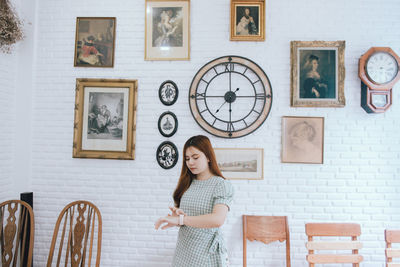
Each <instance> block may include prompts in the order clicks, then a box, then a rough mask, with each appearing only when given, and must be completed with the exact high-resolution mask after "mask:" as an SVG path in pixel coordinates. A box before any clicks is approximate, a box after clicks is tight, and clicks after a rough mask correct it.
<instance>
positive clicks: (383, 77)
mask: <svg viewBox="0 0 400 267" xmlns="http://www.w3.org/2000/svg"><path fill="white" fill-rule="evenodd" d="M398 71H399V70H398V65H397V61H396V59H395V58H394V57H393V56H392V55H390V54H389V53H386V52H377V53H374V54H372V55H371V56H370V57H369V59H368V61H367V64H366V73H367V75H368V77H369V78H370V79H371V80H372V81H373V82H374V83H377V84H385V83H388V82H390V81H392V80H393V79H394V78H395V77H396V75H397V72H398Z"/></svg>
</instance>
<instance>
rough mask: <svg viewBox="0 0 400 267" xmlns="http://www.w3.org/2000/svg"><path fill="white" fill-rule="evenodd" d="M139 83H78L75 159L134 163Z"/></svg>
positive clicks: (85, 81)
mask: <svg viewBox="0 0 400 267" xmlns="http://www.w3.org/2000/svg"><path fill="white" fill-rule="evenodd" d="M136 109H137V80H118V79H76V97H75V123H74V143H73V157H74V158H98V159H134V158H135V131H136Z"/></svg>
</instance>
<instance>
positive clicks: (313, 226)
mask: <svg viewBox="0 0 400 267" xmlns="http://www.w3.org/2000/svg"><path fill="white" fill-rule="evenodd" d="M306 234H307V236H308V242H307V244H306V247H307V249H308V255H307V261H308V262H309V266H310V267H314V266H315V264H323V263H352V264H353V267H359V264H360V262H361V261H362V260H363V257H362V256H361V255H359V254H358V250H359V249H361V248H362V243H361V242H359V241H357V237H358V236H360V235H361V227H360V225H359V224H355V223H307V224H306ZM315 236H319V237H321V236H323V237H326V236H337V237H343V236H349V237H351V241H350V240H348V241H346V240H344V241H342V240H340V241H315V240H314V239H313V238H314V237H315ZM315 250H352V254H314V251H315Z"/></svg>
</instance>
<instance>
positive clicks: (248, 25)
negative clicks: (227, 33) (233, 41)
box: [236, 7, 257, 35]
mask: <svg viewBox="0 0 400 267" xmlns="http://www.w3.org/2000/svg"><path fill="white" fill-rule="evenodd" d="M236 34H237V35H252V34H257V26H256V24H255V22H254V19H253V17H252V16H250V8H247V7H246V8H245V9H244V14H243V17H242V18H241V19H240V21H239V23H238V24H237V25H236Z"/></svg>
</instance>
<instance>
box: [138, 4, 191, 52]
mask: <svg viewBox="0 0 400 267" xmlns="http://www.w3.org/2000/svg"><path fill="white" fill-rule="evenodd" d="M145 18H146V19H145V20H146V21H145V25H146V26H145V38H144V39H145V49H144V51H145V52H144V54H145V55H144V59H145V60H189V59H190V0H146V16H145Z"/></svg>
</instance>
